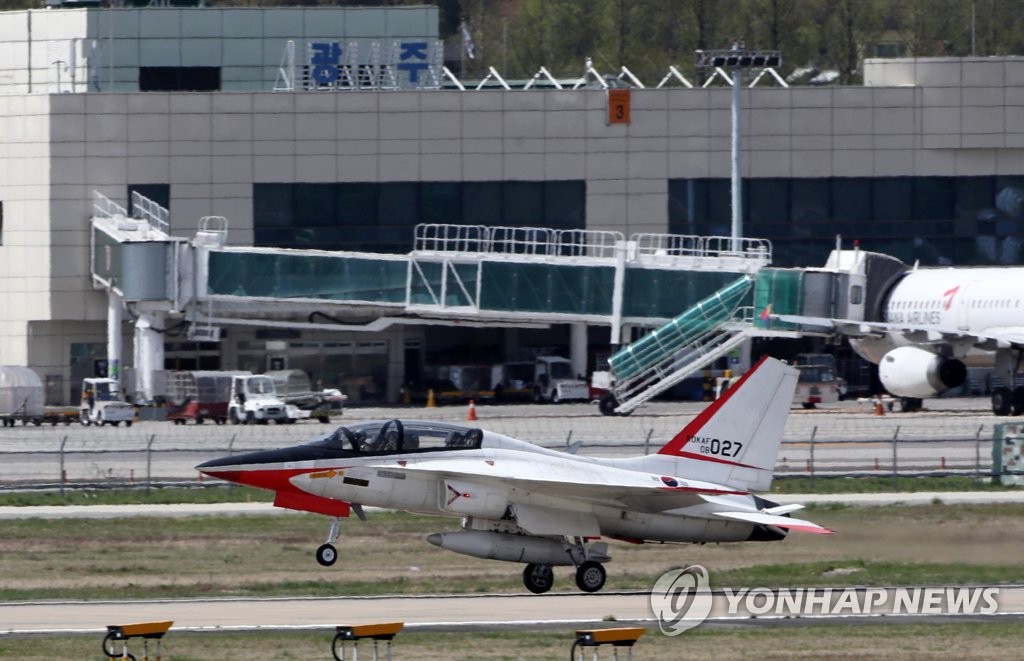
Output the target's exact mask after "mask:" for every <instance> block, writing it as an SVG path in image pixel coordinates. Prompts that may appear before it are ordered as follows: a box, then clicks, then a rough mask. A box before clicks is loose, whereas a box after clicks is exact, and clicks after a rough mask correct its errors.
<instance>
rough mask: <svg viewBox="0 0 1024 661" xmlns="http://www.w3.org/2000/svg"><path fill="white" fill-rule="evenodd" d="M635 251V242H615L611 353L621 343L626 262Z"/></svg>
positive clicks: (616, 349) (617, 348)
mask: <svg viewBox="0 0 1024 661" xmlns="http://www.w3.org/2000/svg"><path fill="white" fill-rule="evenodd" d="M635 251H636V242H635V241H616V242H615V276H614V279H613V281H612V334H611V349H612V353H614V352H616V351H618V350H619V345H620V344H621V342H622V297H623V292H624V291H625V285H626V260H627V259H628V258H629V257H630V256H631V255H630V254H629V253H631V252H635Z"/></svg>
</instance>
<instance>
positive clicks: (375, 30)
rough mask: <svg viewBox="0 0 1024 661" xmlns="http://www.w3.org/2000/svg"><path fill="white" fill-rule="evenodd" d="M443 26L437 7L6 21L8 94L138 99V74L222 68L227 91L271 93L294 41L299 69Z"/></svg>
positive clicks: (3, 51) (1, 25)
mask: <svg viewBox="0 0 1024 661" xmlns="http://www.w3.org/2000/svg"><path fill="white" fill-rule="evenodd" d="M437 25H438V10H437V8H436V7H433V6H421V7H352V8H343V7H304V8H294V7H281V8H247V7H220V8H209V7H203V8H194V7H193V8H181V9H178V8H173V7H147V8H144V9H124V8H117V9H107V8H103V9H46V10H38V9H35V10H22V11H8V12H0V91H2V93H6V94H24V93H26V92H34V93H40V92H43V93H56V92H60V91H63V92H67V91H73V92H86V91H91V92H98V91H102V92H117V91H120V92H124V91H134V90H138V89H139V85H138V81H139V67H140V66H174V67H177V66H186V67H187V66H207V67H213V66H215V67H221V81H222V89H223V90H249V91H252V90H270V89H273V86H274V82H275V80H276V78H277V72H278V67H279V66H280V64H281V59H282V55H283V54H284V52H285V46H286V44H287V42H288V41H289V40H294V41H295V45H296V60H297V62H298V63H299V64H300V65H301V63H302V62H303V61H305V56H306V45H307V44H308V43H309V42H314V41H338V42H340V43H341V44H343V47H345V48H347V45H348V44H349V43H350V42H355V43H357V44H358V45H359V47H360V48H361V49H362V51H363V52H364V54H365V53H367V52H368V49H369V45H370V44H371V43H372V42H374V41H376V42H380V43H382V44H386V45H390V44H391V42H392V41H393V40H396V39H399V40H400V39H403V38H406V37H414V38H429V39H436V38H437ZM56 60H62V61H63V64H62V65H60V66H59V67H58V65H55V64H54V62H55V61H56ZM58 68H59V71H58Z"/></svg>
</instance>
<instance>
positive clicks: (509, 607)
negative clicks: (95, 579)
mask: <svg viewBox="0 0 1024 661" xmlns="http://www.w3.org/2000/svg"><path fill="white" fill-rule="evenodd" d="M874 589H875V590H878V591H890V592H891V591H893V590H895V589H896V588H874ZM911 589H914V588H911ZM917 589H919V590H923V589H935V590H944V589H945V588H917ZM973 589H974V590H982V589H984V588H983V587H980V586H978V587H975V588H973ZM832 590H833V592H834V594H833V595H832V597H831V601H832V603H833V604H835V603H836V601H837V600H838V599H839V598H840V593H841V591H842V588H833V589H832ZM762 592H763V591H762ZM926 598H927V596H926V595H925V599H926ZM730 601H731V600H730V599H729V598H727V596H726V594H725V593H724V592H723V591H718V590H716V591H714V592H713V605H712V607H711V611H710V613H709V615H708V617H707V620H706V621H707V622H748V621H752V620H753V619H755V618H754V613H752V612H749V611H748V610H745V609H742V608H741V609H740V611H739V612H730V611H729V605H730ZM732 601H735V599H733V600H732ZM996 601H997V602H998V607H997V608H996V609H995V611H994V612H990V613H984V614H980V613H978V612H974V613H965V612H959V613H957V612H949V610H948V609H946V608H941V607H940V608H936V609H932V610H933V611H934V612H925V613H922V614H919V615H914V614H898V615H897V616H896V617H890V618H888V619H889V620H893V621H905V619H906V618H907V617H943V618H950V617H952V618H957V617H961V618H962V617H999V616H1003V617H1024V586H1019V585H1018V586H1004V587H1001V588H998V596H997V597H996ZM752 603H754V604H760V603H763V602H761V601H757V600H755V601H754V602H752ZM892 603H893V600H892V599H890V600H889V601H888V604H882V603H879V604H876V605H875V606H874V607H873V608H871V609H866V610H865V609H856V612H849V609H846V610H845V611H844V612H842V613H839V614H834V615H810V616H805V617H807V619H808V620H814V621H824V620H839V619H845V618H848V617H882V616H885V615H891V614H892V613H891V612H890V611H891V608H890V607H891V604H892ZM919 603H921V604H922V605H924V604H926V603H927V602H926V600H922V601H920V602H919ZM983 603H984V602H982V601H979V602H978V604H979V605H981V604H983ZM862 610H863V612H861V611H862ZM976 610H977V609H976ZM756 615H757V617H756V620H758V621H771V620H773V619H774V620H781V619H785V620H791V619H792V617H790V616H788V615H778V614H774V613H757V614H756ZM687 617H688V616H687ZM687 617H684V618H683V619H684V620H685V619H687ZM164 620H173V621H174V628H175V629H177V630H190V631H226V630H265V629H320V628H329V627H333V626H337V625H347V624H365V623H373V622H393V621H402V622H405V623H406V626H407V627H409V628H414V629H415V628H421V629H431V628H448V629H451V628H456V629H457V628H469V627H521V628H529V627H537V628H540V627H545V626H551V625H566V626H581V625H599V624H600V623H602V622H608V621H614V622H618V623H622V622H639V623H648V624H649V625H653V626H655V627H656V626H657V624H656V622H657V619H656V618H655V616H654V614H653V612H652V609H651V605H650V599H649V594H648V593H647V592H620V593H616V592H609V593H598V594H583V593H564V594H562V593H552V594H546V595H532V594H503V595H496V594H489V595H450V596H449V595H445V596H431V595H426V596H392V597H335V598H329V599H324V598H310V599H295V598H274V599H182V600H156V601H121V602H110V601H96V602H38V603H31V602H29V603H0V622H3V625H2V629H0V633H2V634H43V633H49V634H57V633H83V632H93V631H96V632H99V631H104V630H106V627H107V625H111V624H129V623H133V622H147V621H164Z"/></svg>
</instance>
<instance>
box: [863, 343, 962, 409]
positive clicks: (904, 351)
mask: <svg viewBox="0 0 1024 661" xmlns="http://www.w3.org/2000/svg"><path fill="white" fill-rule="evenodd" d="M878 378H879V379H881V381H882V385H884V386H885V389H886V390H888V391H889V392H890V393H892V394H893V395H896V396H898V397H934V396H935V395H940V394H942V393H944V392H946V391H947V390H949V389H950V388H956V387H957V386H960V385H963V383H964V381H966V380H967V368H966V367H965V366H964V364H963V363H962V362H960V361H959V360H957V359H955V358H944V357H942V356H939V355H936V354H934V353H931V352H930V351H925V350H924V349H918V348H917V347H899V348H897V349H893V350H892V351H890V352H888V353H887V354H885V356H883V357H882V360H881V362H880V363H878Z"/></svg>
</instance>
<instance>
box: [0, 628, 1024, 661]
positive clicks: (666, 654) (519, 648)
mask: <svg viewBox="0 0 1024 661" xmlns="http://www.w3.org/2000/svg"><path fill="white" fill-rule="evenodd" d="M1020 626H1021V625H1020V622H967V623H963V624H946V623H915V624H902V623H901V624H880V623H871V622H864V621H859V622H857V623H852V624H849V625H834V624H813V625H803V624H786V623H779V624H778V625H777V626H775V625H772V626H758V625H755V624H741V625H728V626H717V625H716V626H707V627H704V628H698V629H694V630H691V631H687V632H685V633H684V634H683V635H681V636H676V637H673V638H669V637H667V636H663V635H662V634H661V633H660V632H658V631H657V629H656V628H655V629H653V630H652V629H650V628H648V630H647V633H646V634H644V636H642V637H641V638H640V640H639V641H638V643H637V645H636V647H635V648H634V654H633V656H634V658H635V659H637V661H640V660H642V659H687V660H688V661H690V660H695V661H700V660H702V659H707V660H709V661H717V660H720V659H765V660H773V659H778V660H780V661H788V660H790V659H846V660H851V661H852V660H857V659H865V660H867V659H872V660H874V659H880V658H900V659H922V660H923V659H957V660H960V659H993V660H998V659H1007V660H1009V659H1019V658H1020V657H1021V651H1020V650H1021V644H1022V643H1024V639H1022V634H1021V631H1020ZM333 636H334V631H332V630H329V629H324V630H313V631H305V632H288V633H282V632H249V633H189V632H177V631H174V629H171V631H170V632H169V633H168V634H167V637H166V638H165V642H164V647H163V658H164V660H165V661H222V660H223V661H228V660H232V661H235V660H237V659H257V660H262V659H275V660H279V659H280V660H288V659H296V660H298V659H301V660H303V661H305V660H307V659H330V658H332V657H331V652H330V649H331V648H330V646H331V639H332V638H333ZM102 638H103V635H102V633H97V634H96V635H93V636H85V635H74V636H46V637H40V636H31V637H29V636H20V637H2V636H0V658H4V659H19V660H21V661H44V660H45V661H51V660H52V659H86V660H88V659H96V660H100V659H106V657H105V656H104V655H103V654H102V653H101V652H100V641H101V639H102ZM574 640H575V634H574V631H573V630H572V629H565V630H547V631H535V632H494V631H490V632H488V631H472V632H414V631H405V632H402V633H400V634H399V635H398V637H397V638H396V639H395V642H394V647H393V651H394V656H395V658H396V659H433V660H440V659H452V660H466V661H472V660H473V659H515V660H519V659H524V660H534V659H536V660H542V659H565V658H566V657H567V656H568V655H569V650H570V647H571V646H572V642H573V641H574ZM154 649H155V648H154V647H153V646H151V647H150V658H151V659H152V658H153V652H154ZM371 650H372V646H371V645H369V644H367V643H363V644H362V646H361V647H360V658H367V659H369V658H372V655H371V654H370V651H371ZM130 651H131V652H132V653H134V654H135V655H136V656H137V657H138V658H140V659H141V658H142V654H141V651H142V645H141V643H138V642H135V643H133V644H132V645H131V647H130ZM381 651H383V648H382V649H381ZM348 653H349V654H350V655H351V653H352V647H351V646H350V647H349V648H348ZM585 658H587V659H589V658H591V656H590V653H589V652H588V654H586V655H585ZM601 658H605V659H607V658H611V651H610V650H609V648H607V647H604V648H602V652H601ZM619 658H625V653H623V654H620V656H619Z"/></svg>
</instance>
